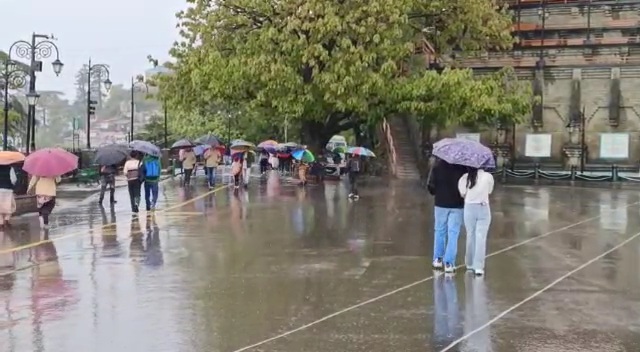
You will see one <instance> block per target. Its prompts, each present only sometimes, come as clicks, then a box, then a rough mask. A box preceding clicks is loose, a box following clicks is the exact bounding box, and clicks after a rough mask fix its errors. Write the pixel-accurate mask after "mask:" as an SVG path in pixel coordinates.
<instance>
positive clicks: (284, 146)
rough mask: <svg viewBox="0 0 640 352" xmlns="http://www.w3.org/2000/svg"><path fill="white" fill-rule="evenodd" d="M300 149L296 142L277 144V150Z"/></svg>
mask: <svg viewBox="0 0 640 352" xmlns="http://www.w3.org/2000/svg"><path fill="white" fill-rule="evenodd" d="M296 148H300V145H299V144H298V143H296V142H287V143H280V144H278V149H281V150H287V149H296Z"/></svg>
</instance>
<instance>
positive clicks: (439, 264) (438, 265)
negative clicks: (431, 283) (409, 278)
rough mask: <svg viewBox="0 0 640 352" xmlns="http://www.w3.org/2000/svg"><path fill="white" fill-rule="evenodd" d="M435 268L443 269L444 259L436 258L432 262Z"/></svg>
mask: <svg viewBox="0 0 640 352" xmlns="http://www.w3.org/2000/svg"><path fill="white" fill-rule="evenodd" d="M432 266H433V268H434V269H442V259H436V260H434V261H433V264H432Z"/></svg>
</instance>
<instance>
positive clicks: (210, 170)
mask: <svg viewBox="0 0 640 352" xmlns="http://www.w3.org/2000/svg"><path fill="white" fill-rule="evenodd" d="M205 171H206V172H207V181H208V182H209V187H213V186H215V184H216V168H215V167H207V168H206V169H205Z"/></svg>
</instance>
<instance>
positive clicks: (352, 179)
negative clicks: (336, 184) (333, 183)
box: [349, 172, 358, 196]
mask: <svg viewBox="0 0 640 352" xmlns="http://www.w3.org/2000/svg"><path fill="white" fill-rule="evenodd" d="M357 181H358V174H357V173H355V172H350V173H349V186H351V191H350V192H349V193H351V194H353V195H354V196H356V195H358V185H357Z"/></svg>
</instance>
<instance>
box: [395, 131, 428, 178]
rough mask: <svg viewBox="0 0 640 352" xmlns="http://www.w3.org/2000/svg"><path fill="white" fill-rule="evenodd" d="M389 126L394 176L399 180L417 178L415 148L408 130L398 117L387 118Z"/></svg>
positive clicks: (418, 176)
mask: <svg viewBox="0 0 640 352" xmlns="http://www.w3.org/2000/svg"><path fill="white" fill-rule="evenodd" d="M389 127H390V130H391V135H392V137H393V143H394V145H393V147H394V149H395V151H396V165H395V171H396V172H395V173H396V174H395V176H396V178H398V179H401V180H419V179H420V172H419V171H418V161H417V159H416V156H415V149H414V147H413V146H412V144H411V142H410V140H409V132H408V131H407V127H406V126H405V125H404V122H403V121H402V120H399V119H391V120H389Z"/></svg>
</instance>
